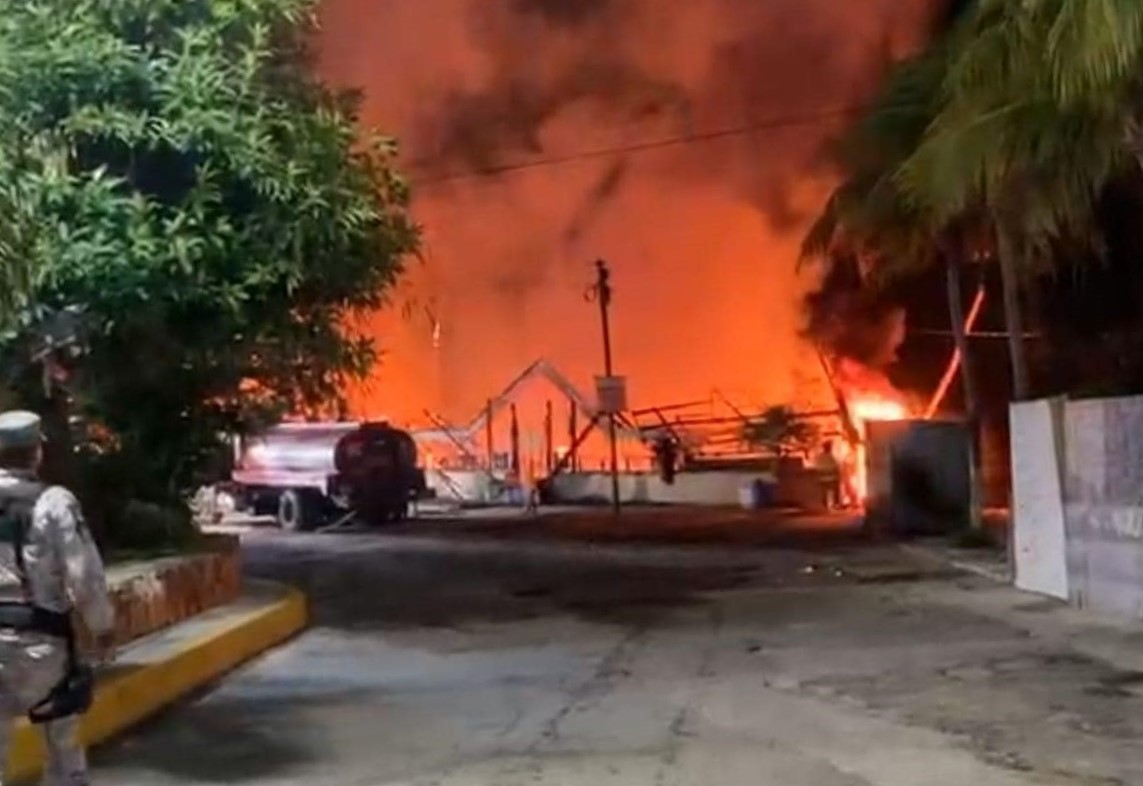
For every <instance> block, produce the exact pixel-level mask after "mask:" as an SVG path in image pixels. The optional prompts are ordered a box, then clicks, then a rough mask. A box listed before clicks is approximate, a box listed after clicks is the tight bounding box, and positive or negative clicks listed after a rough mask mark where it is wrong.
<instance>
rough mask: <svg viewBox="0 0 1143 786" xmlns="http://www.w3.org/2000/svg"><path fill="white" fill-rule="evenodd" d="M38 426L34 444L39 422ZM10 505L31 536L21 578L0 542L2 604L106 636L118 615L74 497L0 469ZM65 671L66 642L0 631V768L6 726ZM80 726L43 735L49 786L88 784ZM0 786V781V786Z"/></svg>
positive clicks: (0, 494)
mask: <svg viewBox="0 0 1143 786" xmlns="http://www.w3.org/2000/svg"><path fill="white" fill-rule="evenodd" d="M13 414H26V413H7V414H6V415H0V446H3V445H4V444H5V443H4V438H5V436H6V432H5V425H6V423H5V422H4V421H3V419H4V418H6V417H7V416H8V415H13ZM32 417H34V416H32ZM20 422H22V423H23V422H26V421H20ZM35 425H36V439H37V440H38V439H39V431H38V427H39V421H38V418H37V419H36V423H35ZM9 436H10V434H9ZM9 444H10V442H9ZM11 500H23V501H25V502H27V503H31V502H32V501H33V500H35V503H34V507H33V508H32V514H31V522H30V528H29V531H27V532H26V533H25V534H24V536H23V546H22V552H23V568H24V570H23V575H21V571H20V568H19V564H18V562H17V560H16V555H15V547H14V546H13V544H12V543H10V542H0V601H7V602H13V601H14V602H23V603H31V604H32V605H34V606H38V607H41V608H43V609H46V610H48V611H53V612H60V613H68V612H70V611H71V610H75V611H77V612H78V613H79V615H80V616H81V618H82V620H83V622H84V624H85V626H86V627H87V629H88V630H89V631H90V632H92V633H93V634H96V635H99V634H101V633H106V632H109V631H111V630H112V629H113V627H114V616H115V615H114V610H113V608H112V606H111V601H110V597H109V596H108V592H107V582H106V578H105V575H104V569H103V561H102V559H101V558H100V555H99V551H98V549H97V548H96V545H95V543H94V541H93V540H92V538H91V535H90V533H89V531H88V530H87V527H86V526H85V524H84V521H83V514H82V512H81V511H80V506H79V502H78V500H77V499H76V498H75V496H74V495H73V494H72V493H71V492H70V491H68V490H67V489H64V488H62V487H59V486H52V487H46V486H44V485H43V484H42V483H40V482H39V481H38V480H37V479H36V477H35V475H34V473H33V472H32V471H30V470H29V471H26V472H25V471H18V470H10V469H0V503H7V502H9V501H11ZM67 668H68V654H67V647H66V644H65V641H64V640H62V639H60V638H58V637H54V636H50V635H46V634H42V633H30V632H17V631H14V630H12V629H10V628H9V629H5V628H0V713H2V714H3V715H4V716H6V717H0V762H6V761H7V754H8V736H9V734H10V730H11V725H12V724H11V720H15V719H16V718H20V717H23V716H24V715H26V714H27V713H28V711H29V710H30V709H31V708H32V707H34V706H35V705H37V704H38V703H40V702H41V701H43V700H44V699H45V698H46V696H47V695H48V694H49V693H50V692H51V690H52V689H53V688H54V687H55V686H56V685H57V684H58V683H59V682H60V681H61V679H62V678H63V677H64V675H65V673H66V671H67ZM8 719H11V720H8ZM78 725H79V717H77V716H72V717H68V718H63V719H60V720H54V721H49V722H48V723H46V724H44V726H43V727H42V728H43V729H44V734H45V741H46V748H47V768H46V771H45V774H44V783H45V784H46V786H86V784H88V783H89V781H88V775H87V759H86V756H85V754H84V750H83V747H82V746H81V744H80V742H79V740H78V738H77V735H76V732H77V729H78ZM3 782H4V779H3V777H0V786H2V784H3Z"/></svg>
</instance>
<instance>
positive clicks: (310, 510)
mask: <svg viewBox="0 0 1143 786" xmlns="http://www.w3.org/2000/svg"><path fill="white" fill-rule="evenodd" d="M321 508H322V499H321V495H320V494H318V493H317V492H314V491H312V490H310V489H288V490H286V491H283V492H282V495H281V496H280V497H279V498H278V526H280V527H281V528H282V529H284V530H286V531H287V532H307V531H309V530H311V529H313V528H314V527H316V526H317V525H318V523H319V521H320V519H321Z"/></svg>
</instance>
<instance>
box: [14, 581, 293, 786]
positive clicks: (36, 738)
mask: <svg viewBox="0 0 1143 786" xmlns="http://www.w3.org/2000/svg"><path fill="white" fill-rule="evenodd" d="M308 617H309V613H308V607H307V604H306V598H305V596H304V595H302V593H300V592H297V591H296V590H288V591H287V592H286V593H285V596H284V597H283V598H282V599H281V600H279V601H277V602H276V603H274V604H272V605H270V606H268V607H267V608H265V609H262V610H260V611H258V612H255V613H253V614H251V615H250V616H248V617H245V618H243V619H242V621H241V622H239V623H236V624H235V625H233V626H230V627H228V628H225V629H223V630H222V631H221V632H219V633H214V634H211V635H209V636H204V637H203V638H201V639H199V640H197V641H194V642H191V643H190V644H188V645H187V646H185V647H183V648H182V649H180V650H179V651H178V652H177V653H175V654H174V655H172V656H171V657H169V658H167V659H165V660H162V661H159V662H156V663H152V664H149V665H147V666H144V667H140V668H135V669H129V670H126V671H125V672H122V673H118V674H114V675H112V676H111V677H109V678H108V679H107V680H105V681H102V682H100V684H99V686H98V687H97V689H96V694H95V701H94V703H93V704H92V707H91V709H90V710H89V711H88V713H87V714H86V715H85V716H84V718H83V722H82V723H81V725H80V739H81V740H82V741H83V743H84V744H85V745H87V746H92V745H98V744H99V743H101V742H105V741H106V740H108V739H110V738H112V737H114V736H115V735H117V734H120V733H122V732H123V731H125V730H127V729H128V728H130V727H131V726H133V725H134V724H136V723H138V722H139V721H141V720H144V719H145V718H148V717H150V716H152V715H154V714H155V713H157V712H159V711H161V710H162V709H164V708H166V707H168V706H170V705H171V704H172V703H174V702H176V701H178V700H179V699H181V698H183V697H184V696H186V695H188V694H190V693H193V692H194V691H195V690H197V689H198V688H201V687H202V686H204V685H207V684H209V683H211V682H213V681H214V680H216V679H218V678H219V677H221V676H222V675H224V674H226V673H228V672H230V671H232V670H233V669H235V668H237V667H238V666H241V665H242V664H243V663H245V662H246V661H248V660H250V659H251V658H253V657H255V656H257V655H259V654H261V653H263V652H265V651H266V650H269V649H271V648H273V647H274V646H276V645H278V644H280V643H282V642H283V641H285V640H286V639H289V638H290V637H292V636H294V635H296V634H297V633H299V632H300V631H302V630H303V629H304V628H305V627H306V623H307V621H308ZM43 766H44V747H43V739H42V735H41V734H40V731H39V729H36V728H35V727H34V726H32V725H31V724H29V723H28V722H27V721H24V720H21V721H18V722H17V723H16V725H15V728H14V729H13V734H12V739H11V742H10V749H9V753H8V769H7V772H6V774H7V777H8V778H10V779H12V780H24V779H28V778H32V777H34V776H36V775H38V774H39V773H40V772H41V771H42V770H43Z"/></svg>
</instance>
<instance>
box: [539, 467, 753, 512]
mask: <svg viewBox="0 0 1143 786" xmlns="http://www.w3.org/2000/svg"><path fill="white" fill-rule="evenodd" d="M755 480H763V481H766V482H768V483H773V482H774V477H773V476H772V475H769V474H767V473H764V472H680V473H679V474H677V475H676V476H675V482H674V483H673V484H670V485H668V484H667V483H664V482H663V479H662V478H660V477H659V476H658V475H657V474H652V473H649V472H638V473H622V474H621V475H620V476H619V498H620V499H621V500H622V501H623V502H625V503H627V504H644V505H647V504H654V505H711V506H720V507H721V506H725V505H739V504H740V501H741V494H742V489H743V488H744V487H746V486H748V485H749V484H750V483H752V482H753V481H755ZM551 492H552V497H553V499H554V500H555V501H556V502H560V503H566V504H583V503H598V502H606V501H609V500H610V499H611V475H609V474H607V473H606V472H576V473H562V474H560V475H557V476H556V477H555V478H554V480H553V482H552V486H551Z"/></svg>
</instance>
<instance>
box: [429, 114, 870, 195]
mask: <svg viewBox="0 0 1143 786" xmlns="http://www.w3.org/2000/svg"><path fill="white" fill-rule="evenodd" d="M868 109H869V107H865V106H849V107H840V108H837V109H830V110H825V111H821V112H817V113H814V114H806V115H786V116H784V117H776V118H769V119H767V120H761V121H759V122H757V123H749V124H746V125H740V126H732V127H730V128H723V129H718V130H714V131H706V132H700V133H694V134H685V135H682V136H674V137H666V138H664V139H654V140H648V141H646V142H636V143H632V144H628V145H619V146H614V147H601V148H595V149H592V150H582V151H578V152H575V153H567V154H565V155H560V156H549V157H547V158H538V159H533V160H531V161H522V162H519V163H515V164H502V165H497V166H491V167H484V168H482V169H476V170H470V171H467V172H453V173H450V174H443V175H431V176H429V177H424V178H417V179H414V180H412V182H411V185H412V186H413V187H418V186H425V185H434V184H438V183H451V182H456V181H458V180H474V179H479V178H485V177H492V176H494V175H503V174H510V173H512V172H521V171H524V170H528V169H540V168H546V167H555V166H562V165H564V164H571V163H576V162H580V161H591V160H593V159H599V158H611V157H612V156H617V155H627V154H629V153H644V152H648V151H651V150H662V149H664V148H670V147H681V146H685V145H692V144H698V143H701V142H711V141H715V140H719V139H728V138H731V137H737V136H745V135H747V134H756V133H761V132H772V131H782V130H785V129H789V128H797V127H799V126H810V125H818V124H819V123H824V122H827V121H830V120H838V119H841V118H844V117H850V116H853V115H858V114H860V113H862V112H864V111H866V110H868Z"/></svg>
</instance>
